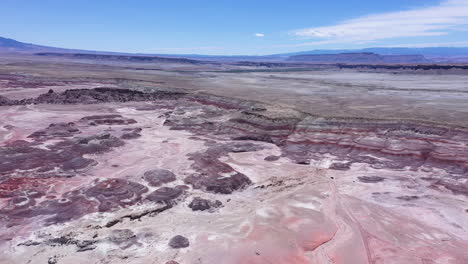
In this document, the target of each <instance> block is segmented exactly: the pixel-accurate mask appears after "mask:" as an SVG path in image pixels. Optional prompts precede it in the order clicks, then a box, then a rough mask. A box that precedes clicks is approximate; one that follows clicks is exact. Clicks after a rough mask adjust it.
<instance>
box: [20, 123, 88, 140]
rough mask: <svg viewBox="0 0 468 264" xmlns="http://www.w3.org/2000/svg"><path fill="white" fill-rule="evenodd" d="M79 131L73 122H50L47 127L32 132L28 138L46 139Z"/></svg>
mask: <svg viewBox="0 0 468 264" xmlns="http://www.w3.org/2000/svg"><path fill="white" fill-rule="evenodd" d="M79 133H81V132H80V130H79V129H78V128H77V127H76V125H75V123H73V122H69V123H52V124H50V125H49V126H48V127H47V128H45V129H42V130H38V131H36V132H34V133H32V134H31V135H30V136H28V137H29V138H34V139H47V138H54V137H72V136H73V135H76V134H79Z"/></svg>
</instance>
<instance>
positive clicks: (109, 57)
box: [35, 52, 210, 64]
mask: <svg viewBox="0 0 468 264" xmlns="http://www.w3.org/2000/svg"><path fill="white" fill-rule="evenodd" d="M35 55H37V56H44V57H45V56H47V57H63V58H69V59H87V60H97V61H100V60H101V61H104V60H107V61H123V62H166V63H167V62H169V63H171V62H172V63H188V64H207V63H210V62H207V61H199V60H193V59H186V58H171V57H160V56H138V55H108V54H92V53H54V52H40V53H36V54H35Z"/></svg>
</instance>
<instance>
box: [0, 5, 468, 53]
mask: <svg viewBox="0 0 468 264" xmlns="http://www.w3.org/2000/svg"><path fill="white" fill-rule="evenodd" d="M467 25H468V0H440V1H439V0H346V1H345V0H341V1H338V0H290V1H274V0H258V1H254V0H231V1H223V0H216V1H205V0H191V1H187V0H186V1H181V0H140V1H139V0H135V1H126V0H121V1H117V0H115V1H110V0H94V1H90V0H1V3H0V36H3V37H8V38H13V39H16V40H19V41H23V42H28V43H34V44H41V45H48V46H56V47H64V48H77V49H89V50H105V51H119V52H135V53H185V54H186V53H200V54H272V53H280V52H289V51H300V50H312V49H339V48H361V47H375V46H468V26H467Z"/></svg>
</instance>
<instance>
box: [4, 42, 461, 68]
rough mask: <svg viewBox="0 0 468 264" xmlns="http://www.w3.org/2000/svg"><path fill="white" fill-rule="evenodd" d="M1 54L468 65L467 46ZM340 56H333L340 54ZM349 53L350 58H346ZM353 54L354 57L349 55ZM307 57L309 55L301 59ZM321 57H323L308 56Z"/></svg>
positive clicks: (12, 45) (18, 45) (20, 45)
mask: <svg viewBox="0 0 468 264" xmlns="http://www.w3.org/2000/svg"><path fill="white" fill-rule="evenodd" d="M0 53H24V54H35V53H80V54H84V53H86V54H109V55H130V56H159V57H172V58H191V59H196V60H210V61H215V60H216V61H237V62H238V61H255V62H279V61H291V62H292V61H298V62H318V63H322V62H326V63H330V62H335V63H340V62H349V63H423V62H447V63H451V62H468V47H467V48H454V47H445V48H444V47H439V48H366V49H356V50H352V49H342V50H310V51H300V52H292V53H281V54H272V55H265V56H247V55H245V56H244V55H239V56H210V55H199V54H143V53H142V54H130V53H119V52H107V51H89V50H79V49H64V48H57V47H49V46H41V45H35V44H30V43H24V42H20V41H17V40H14V39H9V38H3V37H0ZM337 54H341V55H339V56H337V57H336V56H335V57H334V56H331V55H337ZM343 54H348V55H343ZM350 54H354V55H350ZM302 55H306V56H302ZM309 55H320V56H318V57H317V56H315V57H314V56H309Z"/></svg>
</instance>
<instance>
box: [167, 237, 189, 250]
mask: <svg viewBox="0 0 468 264" xmlns="http://www.w3.org/2000/svg"><path fill="white" fill-rule="evenodd" d="M189 245H190V243H189V240H188V239H187V238H186V237H184V236H181V235H177V236H175V237H173V238H171V240H170V241H169V246H170V247H171V248H186V247H188V246H189Z"/></svg>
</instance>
